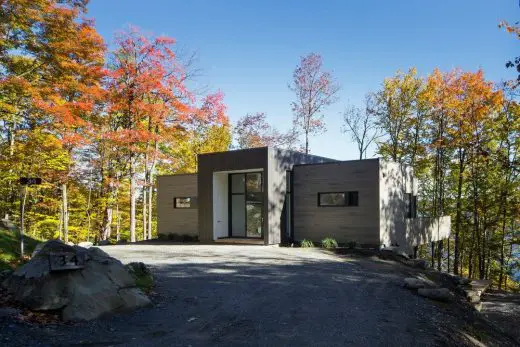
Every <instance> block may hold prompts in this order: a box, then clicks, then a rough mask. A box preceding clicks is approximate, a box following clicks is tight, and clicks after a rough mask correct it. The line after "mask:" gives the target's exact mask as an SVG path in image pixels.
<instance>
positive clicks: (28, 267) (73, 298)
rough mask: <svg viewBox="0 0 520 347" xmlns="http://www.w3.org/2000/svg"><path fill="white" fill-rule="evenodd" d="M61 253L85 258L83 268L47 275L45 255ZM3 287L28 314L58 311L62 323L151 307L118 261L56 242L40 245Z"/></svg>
mask: <svg viewBox="0 0 520 347" xmlns="http://www.w3.org/2000/svg"><path fill="white" fill-rule="evenodd" d="M60 252H67V253H73V254H74V255H76V256H78V257H84V258H85V266H84V268H82V269H76V270H62V271H51V270H50V266H49V255H50V253H60ZM2 285H3V286H4V287H5V288H6V289H7V291H8V292H9V293H11V294H12V295H13V298H14V299H15V300H17V301H19V302H20V303H22V304H24V305H25V306H26V307H28V308H30V309H31V310H35V311H46V310H52V311H59V312H60V313H61V317H62V319H63V320H65V321H70V320H92V319H96V318H98V317H101V316H103V315H106V314H110V313H112V312H118V311H127V310H133V309H137V308H140V307H145V306H148V305H150V304H151V302H150V300H149V299H148V297H147V296H146V295H144V294H143V293H142V292H141V290H140V289H138V288H137V287H136V283H135V280H134V278H133V277H132V276H131V275H130V273H129V272H128V270H127V269H126V268H125V266H124V265H123V264H122V263H121V262H120V261H119V260H117V259H114V258H112V257H110V256H109V255H108V254H106V253H105V252H103V251H102V250H101V249H99V248H96V247H92V248H89V249H86V248H83V247H79V246H69V245H67V244H64V243H62V242H60V241H48V242H46V243H44V244H42V246H41V247H40V249H39V250H38V252H37V253H36V254H35V256H34V257H33V258H32V259H31V260H30V261H29V262H28V263H27V264H25V265H23V266H22V267H20V268H18V269H17V270H16V271H15V272H14V273H13V274H12V275H11V276H9V277H8V278H7V279H5V280H4V281H3V283H2Z"/></svg>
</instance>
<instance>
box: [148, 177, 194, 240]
mask: <svg viewBox="0 0 520 347" xmlns="http://www.w3.org/2000/svg"><path fill="white" fill-rule="evenodd" d="M196 196H197V174H185V175H169V176H158V177H157V231H158V234H159V235H168V234H177V235H190V236H198V234H199V232H198V209H197V208H173V198H174V197H196Z"/></svg>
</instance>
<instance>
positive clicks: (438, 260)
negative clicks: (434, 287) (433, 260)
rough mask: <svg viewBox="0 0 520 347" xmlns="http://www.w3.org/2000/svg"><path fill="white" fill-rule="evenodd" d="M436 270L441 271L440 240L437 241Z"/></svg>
mask: <svg viewBox="0 0 520 347" xmlns="http://www.w3.org/2000/svg"><path fill="white" fill-rule="evenodd" d="M437 270H438V271H442V240H439V241H437Z"/></svg>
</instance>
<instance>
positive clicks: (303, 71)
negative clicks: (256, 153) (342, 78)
mask: <svg viewBox="0 0 520 347" xmlns="http://www.w3.org/2000/svg"><path fill="white" fill-rule="evenodd" d="M289 89H290V90H291V91H293V92H294V93H295V94H296V100H295V101H294V102H293V103H292V104H291V106H292V110H293V113H294V122H293V123H294V128H295V130H296V131H297V132H302V133H303V134H304V136H305V153H307V154H308V153H309V136H311V135H318V134H320V133H322V132H323V131H325V122H324V115H323V111H324V110H325V108H326V107H327V106H330V105H331V104H333V103H335V102H336V101H337V100H338V97H337V94H338V91H339V85H338V84H337V83H336V82H335V81H334V79H333V77H332V75H331V74H330V72H327V71H324V70H323V59H322V57H321V56H320V55H319V54H316V53H311V54H309V55H307V56H304V57H301V59H300V63H299V64H298V66H297V67H296V69H295V70H294V73H293V80H292V82H291V83H290V84H289Z"/></svg>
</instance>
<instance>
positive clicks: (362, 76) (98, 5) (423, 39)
mask: <svg viewBox="0 0 520 347" xmlns="http://www.w3.org/2000/svg"><path fill="white" fill-rule="evenodd" d="M88 8H89V12H88V17H91V18H94V19H95V21H96V27H97V29H98V31H99V32H100V33H101V34H102V35H103V36H104V37H105V39H106V41H107V43H108V44H110V43H111V41H112V38H113V34H114V32H116V31H117V30H120V29H123V28H125V27H126V26H127V25H129V24H132V25H136V26H138V27H140V28H142V29H143V30H146V31H148V32H151V33H154V34H157V35H168V36H171V37H174V38H175V39H176V40H177V42H178V44H179V45H180V46H182V47H183V48H185V49H186V50H190V51H196V52H197V53H198V55H199V62H198V67H199V68H201V69H202V70H203V75H202V76H201V77H199V80H198V82H199V83H200V84H201V85H205V86H208V87H209V88H210V89H212V90H222V91H223V92H224V93H225V95H226V99H225V100H226V103H227V105H228V114H229V116H230V118H231V120H232V121H236V120H237V119H238V118H240V117H242V116H243V115H245V114H246V113H254V112H265V113H266V114H267V116H268V119H269V121H270V122H271V123H272V124H273V125H275V126H277V127H278V128H280V129H282V130H285V129H287V128H289V127H290V125H291V122H292V113H291V107H290V102H291V101H292V100H293V99H294V95H293V93H292V92H291V91H289V90H288V88H287V84H288V83H289V82H290V80H291V76H292V72H293V70H294V68H295V66H296V65H297V63H298V61H299V58H300V56H302V55H305V54H307V53H310V52H317V53H319V54H321V55H322V56H323V59H324V65H325V67H326V69H328V70H330V71H331V72H332V73H333V75H334V76H335V77H336V79H337V81H338V82H339V83H340V84H341V86H342V89H341V92H340V100H339V102H338V103H337V104H335V105H333V106H331V107H329V108H328V109H326V110H325V112H324V114H325V120H326V123H327V127H328V131H327V132H326V133H325V134H324V135H320V136H316V137H313V138H311V140H310V147H311V152H312V153H314V154H317V155H323V156H329V157H332V158H337V159H356V157H357V150H356V147H355V146H354V145H353V144H352V143H350V139H349V138H348V137H347V136H346V135H345V134H343V133H342V132H341V131H340V129H341V125H342V120H341V113H342V111H343V110H344V108H345V106H346V105H347V104H349V103H351V104H355V105H358V106H360V105H361V102H362V99H363V95H364V94H365V93H366V92H368V91H374V90H377V89H378V88H379V87H380V85H381V83H382V81H383V79H384V78H385V77H388V76H391V75H393V74H394V73H395V71H396V70H398V69H401V70H407V69H408V68H409V67H412V66H414V67H416V68H417V69H418V72H419V74H421V75H426V74H428V73H429V72H431V71H432V70H433V69H434V68H436V67H438V68H440V69H441V70H444V71H447V70H450V69H452V68H461V69H464V70H471V71H475V70H477V69H478V68H483V69H484V71H485V74H486V78H487V79H489V80H493V81H501V80H504V79H511V78H514V77H515V75H514V72H513V71H512V70H508V69H506V68H505V67H504V64H505V61H506V60H507V59H509V58H511V57H513V56H516V55H518V54H519V53H520V52H519V50H518V41H517V40H515V39H514V38H513V36H512V35H508V34H507V33H505V32H504V31H502V30H499V29H498V28H497V24H498V23H499V22H500V21H501V20H504V19H505V20H509V21H515V20H519V19H520V8H519V5H518V0H473V1H469V0H467V1H462V0H457V1H453V0H436V1H433V0H430V1H422V0H406V1H405V0H401V1H399V0H396V1H384V0H378V1H375V0H365V1H353V0H349V1H347V0H343V1H341V0H337V1H332V0H323V1H318V0H316V1H307V0H300V1H297V0H283V1H282V0H278V1H275V0H262V1H259V0H258V1H238V0H213V1H210V0H207V1H202V0H200V1H199V0H189V1H174V0H169V1H168V0H147V1H144V0H110V1H107V0H91V2H90V4H89V5H88ZM371 154H372V153H371Z"/></svg>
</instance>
